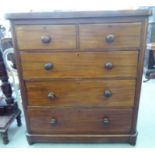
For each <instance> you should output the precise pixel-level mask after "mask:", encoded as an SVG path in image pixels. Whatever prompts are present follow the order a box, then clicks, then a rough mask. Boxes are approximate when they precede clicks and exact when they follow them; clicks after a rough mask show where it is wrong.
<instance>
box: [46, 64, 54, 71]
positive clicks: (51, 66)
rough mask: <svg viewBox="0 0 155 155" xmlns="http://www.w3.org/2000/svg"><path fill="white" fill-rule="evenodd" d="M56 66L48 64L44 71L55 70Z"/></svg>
mask: <svg viewBox="0 0 155 155" xmlns="http://www.w3.org/2000/svg"><path fill="white" fill-rule="evenodd" d="M53 67H54V65H53V64H52V63H47V64H45V65H44V69H45V70H47V71H49V70H51V69H53Z"/></svg>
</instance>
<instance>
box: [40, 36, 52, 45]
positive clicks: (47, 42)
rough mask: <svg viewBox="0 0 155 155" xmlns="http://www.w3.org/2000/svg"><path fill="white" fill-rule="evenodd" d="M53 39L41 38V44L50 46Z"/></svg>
mask: <svg viewBox="0 0 155 155" xmlns="http://www.w3.org/2000/svg"><path fill="white" fill-rule="evenodd" d="M51 40H52V38H51V37H50V36H48V35H45V36H41V42H42V43H44V44H49V43H50V42H51Z"/></svg>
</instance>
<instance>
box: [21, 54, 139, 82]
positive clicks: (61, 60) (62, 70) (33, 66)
mask: <svg viewBox="0 0 155 155" xmlns="http://www.w3.org/2000/svg"><path fill="white" fill-rule="evenodd" d="M20 56H21V63H22V64H21V65H22V71H23V78H24V79H26V80H27V79H39V78H45V79H47V78H90V77H92V78H94V77H95V78H98V77H99V78H104V77H105V78H107V77H134V78H135V77H136V76H137V61H138V52H137V51H120V52H53V53H44V54H43V53H30V54H29V53H22V54H21V55H20Z"/></svg>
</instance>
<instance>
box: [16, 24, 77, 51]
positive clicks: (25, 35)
mask: <svg viewBox="0 0 155 155" xmlns="http://www.w3.org/2000/svg"><path fill="white" fill-rule="evenodd" d="M16 35H17V44H18V48H19V49H20V50H26V49H65V48H67V49H69V48H71V49H74V48H76V29H75V26H74V25H18V26H16ZM45 36H49V37H51V40H50V42H49V43H43V42H42V40H41V38H42V37H45Z"/></svg>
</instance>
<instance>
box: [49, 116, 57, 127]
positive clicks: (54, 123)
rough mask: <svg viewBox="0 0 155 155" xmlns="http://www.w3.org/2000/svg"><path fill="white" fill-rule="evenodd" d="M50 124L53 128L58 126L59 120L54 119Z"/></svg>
mask: <svg viewBox="0 0 155 155" xmlns="http://www.w3.org/2000/svg"><path fill="white" fill-rule="evenodd" d="M50 124H51V125H52V126H55V125H57V119H56V118H54V117H53V118H52V119H51V121H50Z"/></svg>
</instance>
